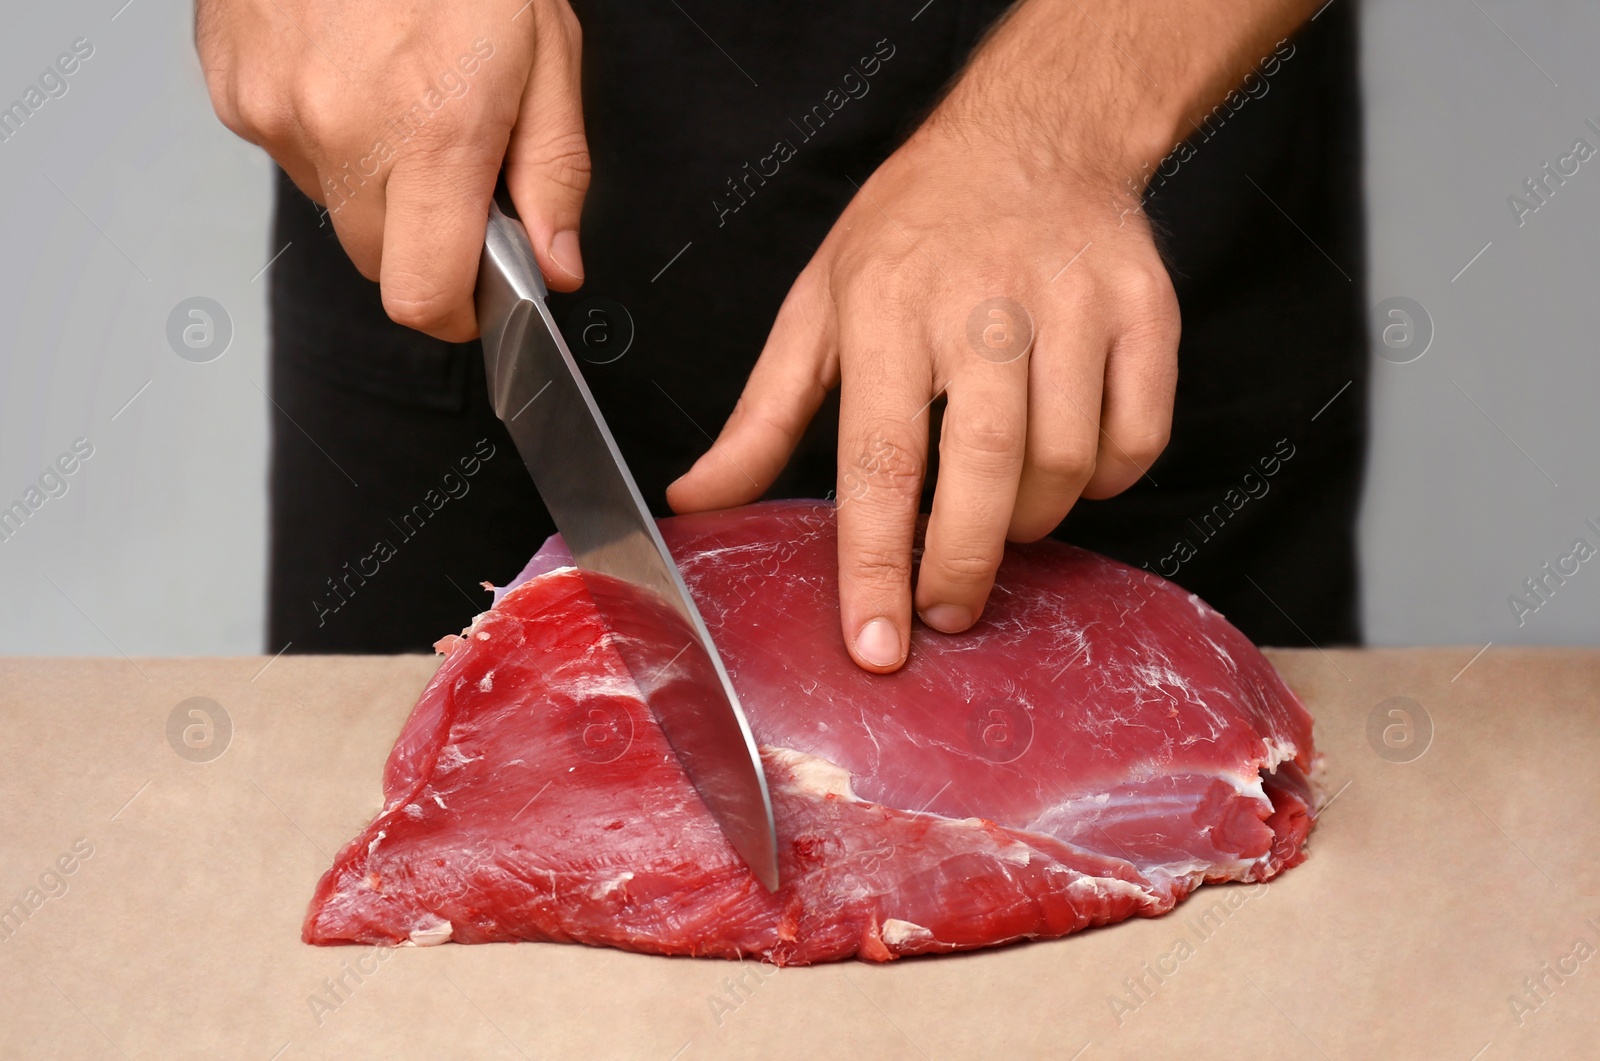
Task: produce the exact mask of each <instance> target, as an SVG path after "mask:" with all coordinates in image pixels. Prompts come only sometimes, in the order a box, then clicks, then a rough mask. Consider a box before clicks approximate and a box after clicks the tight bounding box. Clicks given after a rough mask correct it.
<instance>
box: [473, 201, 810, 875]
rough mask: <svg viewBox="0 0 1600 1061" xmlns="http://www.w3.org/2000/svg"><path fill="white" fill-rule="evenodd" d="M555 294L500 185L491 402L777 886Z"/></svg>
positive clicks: (736, 741)
mask: <svg viewBox="0 0 1600 1061" xmlns="http://www.w3.org/2000/svg"><path fill="white" fill-rule="evenodd" d="M546 294H547V290H546V288H545V284H544V278H543V276H541V275H540V272H539V266H538V265H537V264H536V262H535V259H534V256H533V247H532V245H531V244H530V243H529V242H528V235H527V232H526V231H525V230H524V229H523V227H522V222H521V221H519V220H518V219H517V217H516V211H515V209H514V207H512V205H511V201H510V197H509V196H507V195H506V194H505V190H504V185H503V184H502V185H501V188H500V189H499V190H498V191H497V192H496V197H495V201H493V202H491V203H490V205H489V227H488V231H487V232H486V233H485V235H484V240H483V257H482V259H481V261H480V262H479V265H478V286H477V292H476V302H477V310H478V325H479V328H480V330H481V331H482V333H483V360H484V368H485V370H486V374H487V376H488V380H489V398H490V401H491V402H492V403H493V405H494V410H495V414H496V415H497V416H499V417H500V419H501V420H502V421H503V422H504V423H505V425H506V430H507V431H509V432H510V433H511V439H512V441H513V442H515V443H516V447H517V452H518V453H520V454H521V455H522V462H523V464H525V465H526V466H527V468H528V472H529V474H530V475H532V476H533V482H534V485H535V486H536V487H538V490H539V496H540V497H541V498H542V499H543V500H544V503H545V507H546V508H547V509H549V511H550V515H551V517H552V518H553V519H554V520H555V524H556V528H557V529H558V530H559V531H560V532H561V537H562V538H563V539H564V540H565V541H566V544H567V548H568V549H570V550H571V551H572V557H573V560H574V561H575V563H576V564H577V567H578V569H579V572H580V574H581V575H582V576H583V578H584V582H585V585H586V586H587V587H588V588H589V592H590V596H591V597H592V598H593V599H594V602H595V605H596V606H597V608H598V609H599V611H600V615H601V618H603V619H604V620H605V621H606V625H607V626H608V627H609V628H610V630H611V633H612V643H613V645H614V647H616V648H617V650H618V652H619V653H620V654H621V656H622V657H623V659H624V661H625V662H626V663H627V665H628V670H629V672H630V673H631V674H632V675H633V678H634V682H635V684H637V685H638V687H639V691H640V693H641V695H642V696H643V697H644V700H645V702H646V703H647V704H648V705H649V706H650V711H651V713H652V714H653V715H655V717H656V721H657V722H659V723H660V725H661V729H662V732H664V733H665V734H666V737H667V740H668V741H669V742H670V743H671V744H672V748H673V750H674V751H675V752H676V753H677V755H678V758H679V760H680V761H681V762H682V763H683V767H684V770H685V772H686V773H687V774H688V776H689V780H690V781H691V782H692V783H693V784H694V787H695V789H696V790H697V791H698V792H699V794H700V797H701V798H702V799H703V800H704V801H705V804H706V806H707V808H709V809H710V811H711V814H712V817H713V818H715V819H716V821H717V824H718V825H719V826H721V828H722V831H723V833H725V834H726V835H727V837H728V840H729V841H730V842H731V843H732V844H733V847H734V850H736V851H737V852H738V853H739V856H740V857H741V858H742V859H744V861H745V863H746V864H748V865H749V867H750V869H751V871H752V872H754V874H755V876H756V878H757V879H758V880H759V881H761V883H762V884H763V885H765V886H766V888H767V890H768V891H776V890H777V888H778V839H777V830H776V828H775V827H774V824H773V818H772V798H771V796H770V794H769V793H768V791H767V779H766V775H765V774H764V773H763V772H762V769H761V758H760V756H759V755H758V754H757V752H756V742H755V737H754V736H753V735H752V734H751V732H750V723H749V721H748V720H746V718H745V716H744V710H743V709H742V708H741V707H740V704H739V695H738V693H736V692H734V689H733V683H732V682H731V681H729V679H728V671H727V668H725V667H724V666H723V664H722V657H721V656H720V655H719V654H718V652H717V646H716V645H715V644H714V643H713V642H712V640H711V635H710V633H709V632H708V631H707V630H706V624H705V621H704V620H703V619H702V618H701V617H700V610H699V609H698V608H696V607H695V603H694V600H693V598H691V597H690V596H689V591H688V588H687V587H686V586H685V585H684V582H683V576H682V574H681V573H680V572H679V571H678V565H677V564H676V563H675V562H674V561H673V559H672V554H671V553H669V552H668V551H667V546H666V543H665V542H664V541H662V539H661V532H660V531H659V530H658V529H657V528H656V521H655V520H654V519H653V518H652V517H651V515H650V511H649V509H647V508H646V507H645V503H644V498H643V497H642V496H641V495H640V493H639V487H638V484H637V483H635V482H634V480H633V476H632V474H630V473H629V471H628V466H627V463H626V462H625V461H624V460H623V459H622V453H621V451H619V450H618V449H617V444H616V441H615V440H614V439H613V438H612V437H611V431H610V429H609V428H607V427H606V422H605V418H604V417H603V416H602V415H601V414H600V409H599V407H598V406H597V405H595V401H594V396H593V395H592V394H590V393H589V387H588V385H587V384H585V383H584V380H583V374H582V372H580V371H579V369H578V363H577V362H576V361H574V360H573V357H572V352H571V351H570V350H569V349H567V344H566V341H565V340H564V339H563V338H562V337H561V331H560V329H559V328H557V327H556V323H555V320H554V318H552V317H551V316H550V310H549V307H548V306H546V305H545V297H546Z"/></svg>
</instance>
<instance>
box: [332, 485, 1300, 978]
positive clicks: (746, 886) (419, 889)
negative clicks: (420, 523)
mask: <svg viewBox="0 0 1600 1061" xmlns="http://www.w3.org/2000/svg"><path fill="white" fill-rule="evenodd" d="M662 532H663V534H664V535H665V536H666V540H667V543H668V545H669V546H670V547H671V549H672V552H673V555H674V556H675V557H676V558H677V559H678V561H679V563H680V565H681V566H682V568H683V571H684V575H685V577H686V579H687V581H688V584H689V586H690V588H691V590H692V592H693V594H694V596H695V599H696V600H697V601H698V603H699V605H700V608H701V610H702V612H703V613H704V615H705V618H706V622H707V624H708V626H709V627H710V629H711V633H712V636H713V637H714V638H715V640H716V642H717V645H718V647H719V648H720V649H721V650H722V653H723V655H724V657H725V659H726V662H727V665H728V670H729V671H730V672H731V673H732V675H733V680H734V684H735V686H736V687H737V688H738V691H739V695H740V697H741V698H742V700H743V701H744V706H745V710H746V711H747V713H748V714H749V717H750V723H751V726H752V728H753V729H754V732H755V736H756V740H757V742H758V743H759V744H760V745H761V748H762V756H763V761H764V763H765V767H766V772H767V777H768V780H769V783H770V785H771V788H772V792H773V802H774V806H775V810H776V815H777V826H778V848H779V860H780V868H781V872H782V876H783V886H782V887H781V888H780V889H779V891H778V892H777V893H775V894H769V893H768V892H767V891H766V890H765V889H764V888H763V887H762V886H761V884H759V883H758V882H757V881H756V879H755V877H754V876H752V875H751V873H750V872H749V870H748V869H746V868H745V866H744V864H743V863H741V862H740V861H739V858H738V856H737V855H736V854H735V853H734V851H733V849H732V848H731V847H730V846H729V844H728V843H727V841H726V840H725V839H724V838H723V836H722V833H721V832H720V831H719V829H718V827H717V825H716V823H715V822H714V821H713V820H712V818H711V817H710V815H709V813H708V812H707V811H706V809H705V807H704V805H703V804H702V803H701V802H700V799H699V797H698V796H697V795H696V793H695V790H694V788H693V787H692V786H691V785H690V784H689V782H688V780H687V778H686V777H685V775H684V773H683V771H682V769H681V768H680V766H679V764H678V761H677V758H676V756H675V755H674V753H673V751H672V749H671V748H670V746H669V745H668V744H667V742H666V739H665V738H664V737H663V735H662V733H661V730H660V729H659V728H658V727H657V725H656V723H655V721H654V719H653V718H652V716H651V714H650V711H649V709H648V708H647V707H646V705H645V704H644V702H643V701H641V700H640V699H639V697H638V695H637V692H636V690H635V686H634V683H633V681H632V679H631V678H630V676H629V673H628V670H627V667H626V664H625V663H624V662H623V660H622V657H621V656H619V655H618V653H617V651H616V649H615V647H614V645H613V641H612V638H613V637H614V636H616V635H614V634H612V633H611V632H609V631H608V630H607V629H606V627H605V626H604V625H603V624H602V622H601V620H600V618H599V616H598V615H597V613H596V611H595V608H594V605H593V603H592V601H591V600H590V597H589V595H588V591H587V589H586V584H585V582H584V580H583V577H582V576H580V575H579V574H578V573H577V572H576V571H575V570H573V569H572V568H571V567H570V566H566V565H567V564H568V563H569V560H568V558H567V554H566V553H565V552H564V550H563V548H562V546H561V544H560V542H559V541H558V540H556V539H552V541H551V543H549V544H547V545H546V547H545V548H544V549H542V550H541V551H540V553H539V555H538V556H536V557H535V558H534V560H533V561H532V562H531V563H530V564H529V567H528V570H527V571H526V572H524V575H523V580H521V581H520V583H519V584H517V585H515V588H512V589H510V590H509V591H507V592H504V593H503V594H502V595H501V597H500V599H499V600H498V602H497V603H496V605H495V606H494V608H493V610H491V611H488V612H485V613H484V614H482V615H480V616H478V617H477V618H476V619H475V620H474V621H473V623H472V625H471V626H470V627H468V628H467V630H466V631H465V632H464V633H463V634H462V635H461V636H459V637H456V636H451V637H447V638H445V639H444V640H442V641H441V642H440V643H439V647H440V649H441V650H442V651H443V652H444V654H445V655H446V657H447V658H446V660H445V662H444V664H443V666H442V667H441V668H440V669H439V671H438V674H437V675H436V676H435V677H434V679H433V681H432V682H431V683H430V684H429V685H428V688H427V690H426V691H425V692H424V693H423V694H422V699H421V700H420V701H419V702H418V704H417V706H416V709H415V710H414V711H413V712H412V715H411V718H410V720H409V721H408V722H407V723H406V726H405V729H404V730H403V732H402V733H401V735H400V739H399V742H398V743H397V744H396V745H395V748H394V751H393V753H392V754H391V755H390V757H389V763H388V767H387V769H386V771H385V774H384V795H385V797H386V802H385V808H384V810H383V812H382V813H381V814H379V815H378V817H377V818H376V819H375V820H374V821H373V822H372V824H371V825H369V826H368V827H367V828H366V830H365V831H364V832H363V833H361V835H359V836H357V837H356V838H355V839H354V840H352V841H351V842H350V843H349V844H347V845H346V846H345V848H344V850H342V851H341V852H340V853H339V856H338V858H337V859H336V860H335V861H334V864H333V867H332V868H331V869H330V870H328V872H327V873H326V874H325V875H324V876H323V878H322V881H321V883H320V884H319V885H318V886H317V891H316V895H315V898H314V899H313V900H312V902H311V908H310V910H309V912H308V913H307V915H306V921H305V929H304V936H305V939H306V941H307V942H310V943H321V944H328V943H345V942H351V943H355V942H359V943H395V944H402V943H412V944H430V943H441V942H444V941H447V940H454V941H457V942H461V943H484V942H489V941H495V940H559V941H576V942H582V943H590V944H602V945H607V946H613V947H623V948H627V949H629V950H638V951H654V952H660V953H666V954H694V955H717V956H721V957H729V958H732V957H738V956H741V955H753V956H756V957H759V958H764V959H767V960H769V961H773V962H777V963H780V964H786V965H793V964H802V963H807V962H818V961H828V960H831V959H837V958H848V957H850V956H852V955H856V956H859V957H862V958H869V959H874V960H884V959H889V958H893V957H896V956H898V955H902V954H918V953H924V952H930V951H951V950H961V949H966V948H972V947H982V946H989V945H993V944H997V943H1004V942H1007V941H1009V940H1018V939H1028V938H1039V937H1053V936H1062V935H1065V934H1067V933H1069V932H1075V931H1077V930H1078V929H1081V928H1084V927H1087V926H1090V925H1098V924H1104V923H1107V922H1113V921H1118V920H1121V919H1123V918H1126V917H1129V916H1132V915H1142V916H1153V915H1157V914H1162V913H1165V912H1166V911H1168V910H1170V909H1172V907H1173V905H1174V904H1175V903H1176V902H1178V901H1179V900H1180V899H1182V898H1183V897H1184V896H1185V895H1186V894H1187V893H1188V892H1189V891H1190V890H1191V889H1193V888H1194V887H1196V886H1197V885H1199V884H1201V883H1203V882H1205V881H1226V880H1237V881H1259V880H1265V879H1267V878H1269V877H1272V876H1273V875H1275V874H1277V873H1278V872H1279V871H1280V870H1282V869H1284V868H1285V867H1288V866H1292V865H1294V864H1296V863H1297V862H1299V861H1300V860H1301V859H1303V858H1304V857H1305V855H1304V852H1303V850H1302V845H1303V843H1304V841H1305V838H1306V833H1307V832H1308V830H1309V829H1310V827H1311V813H1312V808H1313V806H1314V802H1315V797H1314V794H1313V785H1312V783H1311V781H1310V777H1309V775H1310V772H1311V769H1312V765H1313V759H1314V755H1315V753H1314V750H1313V747H1312V742H1311V718H1310V716H1309V715H1308V714H1307V713H1306V711H1305V709H1304V708H1303V707H1302V706H1301V704H1300V702H1299V701H1298V700H1297V699H1296V698H1295V696H1294V694H1293V693H1292V692H1290V691H1289V689H1288V688H1287V687H1286V686H1285V685H1284V683H1283V681H1282V679H1280V678H1279V676H1278V674H1277V672H1276V671H1274V670H1273V668H1272V665H1271V664H1269V663H1268V662H1267V661H1266V659H1264V658H1263V657H1262V655H1261V654H1260V653H1259V652H1258V651H1256V649H1255V647H1254V646H1253V645H1251V644H1250V642H1249V641H1248V640H1246V639H1245V637H1244V636H1243V635H1241V634H1240V633H1239V632H1238V631H1237V630H1235V629H1234V628H1233V627H1232V626H1230V625H1229V624H1228V622H1227V621H1226V620H1224V619H1223V617H1222V616H1221V615H1219V614H1218V613H1217V612H1215V611H1213V610H1212V609H1211V608H1209V607H1207V606H1206V605H1205V604H1204V603H1203V602H1201V601H1200V600H1199V599H1198V598H1196V597H1194V596H1193V595H1191V594H1189V593H1187V592H1185V591H1183V590H1181V589H1179V588H1178V587H1176V586H1174V585H1171V584H1170V583H1167V582H1164V581H1162V580H1160V579H1158V578H1156V577H1154V576H1153V575H1150V574H1148V573H1146V572H1144V571H1139V570H1135V569H1132V568H1129V567H1125V566H1123V565H1121V564H1118V563H1115V562H1113V561H1111V560H1107V559H1105V558H1104V557H1101V556H1097V555H1095V554H1093V553H1089V552H1085V551H1083V550H1081V549H1075V548H1073V547H1071V546H1067V545H1062V544H1059V543H1056V542H1050V541H1046V542H1041V543H1039V544H1037V545H1031V546H1024V547H1013V548H1011V549H1010V550H1008V552H1007V555H1006V559H1005V562H1004V564H1003V565H1002V566H1001V568H1000V574H999V578H998V582H997V584H996V587H995V590H994V594H993V596H992V597H991V598H990V602H989V606H988V610H987V611H986V612H985V614H984V617H983V620H982V621H981V622H980V623H979V624H978V626H977V627H976V628H975V629H973V630H972V631H969V632H968V633H965V634H960V635H956V636H945V635H942V634H938V633H935V632H933V631H931V630H928V629H925V628H920V627H919V629H918V631H917V635H916V639H915V644H914V649H913V652H912V655H911V659H910V661H909V663H908V664H907V665H906V666H905V668H904V669H903V670H901V671H900V672H898V673H896V674H893V675H890V676H887V677H883V676H875V675H869V674H867V673H864V672H863V671H861V670H859V669H858V668H857V667H856V666H855V664H854V663H852V662H851V660H850V658H849V657H848V656H847V655H846V654H845V651H844V648H843V645H842V644H841V643H840V637H839V622H838V596H837V592H836V589H835V579H836V577H837V576H836V573H835V572H836V568H835V564H836V554H835V539H834V525H833V509H832V507H831V506H829V505H825V504H822V503H819V502H780V503H769V504H763V505H757V506H753V507H750V508H745V509H740V510H737V511H732V512H723V513H715V514H708V515H700V516H686V517H680V518H678V519H672V520H665V521H663V522H662Z"/></svg>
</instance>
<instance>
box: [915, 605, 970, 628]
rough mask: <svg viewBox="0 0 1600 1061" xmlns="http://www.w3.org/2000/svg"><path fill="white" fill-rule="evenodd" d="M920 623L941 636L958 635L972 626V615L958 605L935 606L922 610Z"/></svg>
mask: <svg viewBox="0 0 1600 1061" xmlns="http://www.w3.org/2000/svg"><path fill="white" fill-rule="evenodd" d="M921 615H922V621H923V622H925V623H927V624H928V625H929V626H931V627H933V628H934V629H935V630H937V631H939V632H940V633H941V634H959V633H960V632H961V631H963V630H965V629H966V628H967V627H969V626H971V625H972V613H971V612H970V611H968V610H967V609H965V608H963V607H961V606H960V605H959V604H935V605H933V606H931V607H928V608H924V609H922V612H921Z"/></svg>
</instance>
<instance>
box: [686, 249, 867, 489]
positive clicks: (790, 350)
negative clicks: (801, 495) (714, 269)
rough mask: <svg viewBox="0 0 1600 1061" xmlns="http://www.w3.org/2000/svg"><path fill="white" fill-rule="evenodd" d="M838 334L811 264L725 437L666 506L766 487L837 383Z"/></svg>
mask: <svg viewBox="0 0 1600 1061" xmlns="http://www.w3.org/2000/svg"><path fill="white" fill-rule="evenodd" d="M832 335H833V324H832V318H831V313H830V308H829V302H828V299H827V297H826V293H825V287H824V285H823V284H822V282H821V281H820V279H819V276H818V274H817V273H816V271H815V270H813V269H809V268H808V269H806V270H805V271H804V272H802V273H801V274H800V277H799V279H797V280H796V281H795V283H794V287H792V288H790V289H789V295H788V297H787V298H785V299H784V300H783V306H782V307H781V308H780V309H779V310H778V318H777V320H776V321H774V322H773V325H772V334H770V335H769V336H768V337H767V345H766V347H765V348H764V349H763V350H762V351H761V357H760V358H759V359H758V360H757V361H756V367H755V368H754V370H752V371H751V373H750V379H749V381H748V382H746V383H745V385H744V393H743V394H741V395H740V396H739V404H738V405H736V406H734V409H733V415H732V416H730V417H728V422H727V424H725V425H724V426H723V428H722V434H720V435H719V436H717V441H716V442H714V443H712V446H711V449H709V450H708V451H707V452H706V453H705V455H704V456H702V457H701V458H700V459H699V460H698V461H696V462H695V465H694V467H692V468H690V469H689V471H688V472H687V473H685V475H684V476H683V478H681V479H679V480H678V481H677V482H675V483H673V484H672V485H671V486H669V487H667V504H669V505H671V506H672V510H673V511H674V512H679V513H682V512H704V511H707V510H709V509H715V508H732V507H733V506H735V505H745V504H749V503H750V502H751V501H754V500H756V498H758V497H760V496H761V495H762V494H763V493H765V492H766V489H767V487H769V486H771V485H772V481H773V480H774V479H776V478H777V477H778V473H779V472H781V471H783V466H784V465H785V464H787V463H788V462H789V456H790V454H792V453H793V452H794V448H795V446H796V445H797V444H798V443H799V441H800V436H801V435H803V434H804V433H805V430H806V425H807V424H809V423H810V422H811V418H812V417H813V416H815V415H816V413H817V408H818V407H819V406H821V405H822V399H823V398H824V397H826V396H827V393H828V391H829V390H831V389H832V388H833V387H835V386H837V385H838V382H839V369H838V360H837V358H835V357H834V356H833V339H832Z"/></svg>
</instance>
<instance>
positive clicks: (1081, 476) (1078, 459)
mask: <svg viewBox="0 0 1600 1061" xmlns="http://www.w3.org/2000/svg"><path fill="white" fill-rule="evenodd" d="M1095 452H1096V450H1095V445H1094V440H1092V439H1087V438H1061V439H1041V440H1040V441H1039V442H1038V443H1037V444H1036V445H1035V446H1034V452H1033V453H1031V454H1030V455H1029V460H1030V463H1032V464H1033V466H1034V467H1035V468H1036V469H1038V470H1039V471H1040V472H1043V473H1044V474H1045V475H1046V476H1048V477H1049V478H1051V479H1053V480H1055V481H1058V482H1068V483H1084V482H1087V481H1088V480H1089V478H1090V476H1092V475H1094V468H1095Z"/></svg>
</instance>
